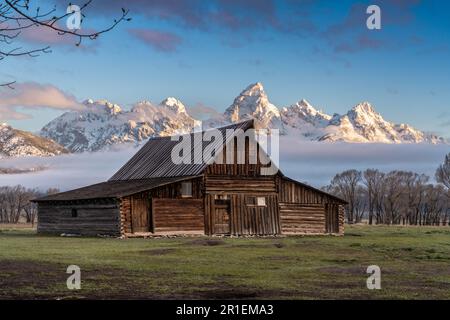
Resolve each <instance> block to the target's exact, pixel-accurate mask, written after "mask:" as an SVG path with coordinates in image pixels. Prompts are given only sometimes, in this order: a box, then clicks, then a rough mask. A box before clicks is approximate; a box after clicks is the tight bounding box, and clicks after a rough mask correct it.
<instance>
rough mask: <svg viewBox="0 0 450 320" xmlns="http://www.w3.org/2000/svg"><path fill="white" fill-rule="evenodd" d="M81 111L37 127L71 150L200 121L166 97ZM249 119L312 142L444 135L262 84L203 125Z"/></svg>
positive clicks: (365, 106)
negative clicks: (289, 100)
mask: <svg viewBox="0 0 450 320" xmlns="http://www.w3.org/2000/svg"><path fill="white" fill-rule="evenodd" d="M84 105H85V106H86V108H85V109H84V110H82V111H73V112H67V113H65V114H63V115H61V116H60V117H58V118H56V119H55V120H53V121H51V122H50V123H48V124H47V125H46V126H45V127H44V128H42V130H41V135H42V136H43V137H46V138H49V139H53V140H54V141H56V142H58V143H59V144H61V145H63V146H64V147H65V148H67V149H69V150H70V151H73V152H82V151H97V150H101V149H104V148H107V147H109V146H112V145H116V144H121V143H135V144H137V143H139V142H141V141H143V140H146V139H147V138H149V137H154V136H169V135H174V134H179V133H187V132H190V131H192V129H193V128H194V127H195V126H198V125H199V124H200V121H197V120H195V119H194V118H192V117H191V116H190V115H189V114H188V113H187V111H186V108H185V106H184V105H183V103H182V102H181V101H179V100H177V99H175V98H167V99H165V100H164V101H162V102H161V103H160V104H158V105H154V104H152V103H151V102H149V101H142V102H139V103H137V104H136V105H134V106H133V107H132V108H131V109H130V110H129V111H125V110H122V108H121V107H120V106H118V105H117V104H113V103H110V102H108V101H106V100H99V101H95V102H94V101H93V100H87V101H85V102H84ZM250 118H254V119H256V120H257V121H256V124H257V126H258V127H260V128H269V129H279V130H280V134H281V135H289V136H294V137H296V138H298V139H302V140H312V141H328V142H335V141H345V142H358V143H368V142H378V143H422V142H423V143H442V142H445V141H444V139H442V138H439V137H437V136H435V135H432V134H428V133H424V132H422V131H420V130H417V129H414V128H413V127H411V126H409V125H406V124H394V123H392V122H389V121H386V120H384V119H383V117H382V116H381V115H380V114H379V113H377V112H376V111H375V109H374V107H373V106H372V105H371V104H370V103H368V102H363V103H360V104H358V105H357V106H355V107H354V108H352V109H351V110H350V111H348V112H347V113H346V114H343V115H339V114H334V115H333V116H331V115H328V114H326V113H324V112H323V111H320V110H319V109H318V108H315V107H313V106H312V105H311V104H310V103H309V102H308V101H306V100H300V101H299V102H297V103H295V104H293V105H291V106H289V107H284V108H281V109H279V108H278V107H277V106H275V105H274V104H272V103H271V102H270V101H269V98H268V96H267V94H266V93H265V91H264V87H263V85H262V84H261V83H255V84H252V85H250V86H248V87H247V88H246V89H245V90H244V91H242V92H241V93H240V94H239V96H238V97H237V98H235V99H234V101H233V103H232V104H231V106H230V107H228V108H227V109H226V110H225V112H224V113H223V114H222V115H220V116H219V117H215V118H212V119H209V120H207V121H204V122H203V123H202V125H203V127H204V128H211V127H219V126H222V125H225V124H228V123H231V122H237V121H242V120H245V119H250Z"/></svg>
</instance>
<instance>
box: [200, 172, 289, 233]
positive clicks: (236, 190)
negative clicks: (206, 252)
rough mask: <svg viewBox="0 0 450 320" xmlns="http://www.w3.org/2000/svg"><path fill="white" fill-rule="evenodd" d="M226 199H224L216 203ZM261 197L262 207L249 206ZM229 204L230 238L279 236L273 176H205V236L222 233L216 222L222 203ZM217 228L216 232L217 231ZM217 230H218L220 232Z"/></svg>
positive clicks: (276, 197) (276, 196)
mask: <svg viewBox="0 0 450 320" xmlns="http://www.w3.org/2000/svg"><path fill="white" fill-rule="evenodd" d="M224 196H225V197H226V198H227V200H220V198H223V197H224ZM255 197H264V198H265V205H264V206H258V205H255V204H252V203H249V201H248V200H249V198H255ZM227 202H228V203H229V204H228V206H229V208H228V210H229V222H228V223H229V232H227V233H230V234H233V235H273V234H279V233H280V231H281V229H280V223H279V209H278V195H277V192H276V185H275V180H274V177H270V176H259V177H239V176H235V177H233V176H216V175H206V176H205V233H206V234H209V235H212V234H216V233H218V232H219V233H225V232H223V229H222V226H221V224H222V223H221V222H220V221H217V220H220V216H221V212H222V211H223V210H227V209H224V204H226V203H227ZM218 229H219V231H218ZM220 230H221V231H220Z"/></svg>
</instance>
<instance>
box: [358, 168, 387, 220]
mask: <svg viewBox="0 0 450 320" xmlns="http://www.w3.org/2000/svg"><path fill="white" fill-rule="evenodd" d="M362 176H363V184H364V185H365V187H366V192H367V205H368V210H369V224H372V223H373V216H374V212H375V210H377V216H378V215H379V211H380V210H381V205H380V206H378V205H377V204H378V203H379V202H380V199H379V198H381V197H382V186H383V179H384V173H382V172H380V171H379V170H376V169H367V170H366V171H364V172H363V175H362ZM377 222H378V219H377Z"/></svg>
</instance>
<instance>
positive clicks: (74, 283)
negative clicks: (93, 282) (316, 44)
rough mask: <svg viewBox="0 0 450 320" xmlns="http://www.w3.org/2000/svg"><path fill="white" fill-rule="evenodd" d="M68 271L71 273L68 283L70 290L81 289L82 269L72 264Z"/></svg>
mask: <svg viewBox="0 0 450 320" xmlns="http://www.w3.org/2000/svg"><path fill="white" fill-rule="evenodd" d="M66 273H68V274H70V276H69V277H68V278H67V281H66V285H67V289H69V290H80V289H81V269H80V267H79V266H77V265H70V266H68V267H67V270H66Z"/></svg>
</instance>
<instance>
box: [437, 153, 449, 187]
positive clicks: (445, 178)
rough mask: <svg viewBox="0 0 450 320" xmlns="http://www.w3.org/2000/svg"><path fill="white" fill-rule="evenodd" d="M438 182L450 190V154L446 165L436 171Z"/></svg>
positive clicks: (445, 162) (447, 156) (446, 157)
mask: <svg viewBox="0 0 450 320" xmlns="http://www.w3.org/2000/svg"><path fill="white" fill-rule="evenodd" d="M436 181H437V182H439V183H442V184H443V185H444V186H445V187H446V188H447V190H450V153H449V154H447V155H446V156H445V160H444V163H443V164H441V165H440V166H439V168H438V169H437V170H436Z"/></svg>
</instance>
